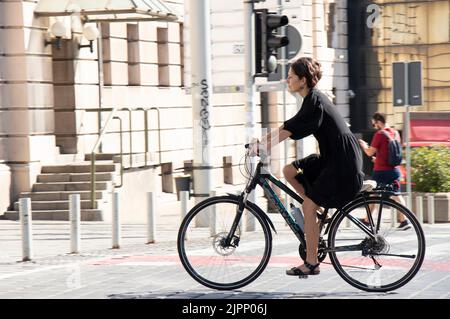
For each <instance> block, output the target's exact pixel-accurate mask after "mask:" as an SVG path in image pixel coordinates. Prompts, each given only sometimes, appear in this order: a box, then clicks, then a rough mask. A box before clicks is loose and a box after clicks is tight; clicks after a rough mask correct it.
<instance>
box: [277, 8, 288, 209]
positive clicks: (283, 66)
mask: <svg viewBox="0 0 450 319" xmlns="http://www.w3.org/2000/svg"><path fill="white" fill-rule="evenodd" d="M278 14H280V15H282V14H283V1H282V0H278ZM281 35H282V36H285V35H286V27H282V28H281ZM281 57H282V59H281V61H280V62H281V81H285V80H286V64H287V61H286V59H287V55H286V47H282V48H281ZM286 120H287V108H286V83H283V123H284V122H285V121H286ZM283 146H284V159H283V162H282V163H283V168H284V167H285V166H286V165H287V160H288V139H286V140H284V142H283ZM283 181H284V182H285V183H286V184H287V181H286V178H284V176H283ZM284 202H285V203H286V207H288V206H287V205H288V204H287V202H288V194H287V193H286V192H285V193H284Z"/></svg>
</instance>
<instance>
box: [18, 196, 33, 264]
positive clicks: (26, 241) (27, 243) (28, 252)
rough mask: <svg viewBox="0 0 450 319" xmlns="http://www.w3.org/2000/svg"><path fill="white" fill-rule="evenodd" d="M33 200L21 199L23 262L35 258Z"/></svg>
mask: <svg viewBox="0 0 450 319" xmlns="http://www.w3.org/2000/svg"><path fill="white" fill-rule="evenodd" d="M31 214H32V213H31V199H30V198H21V199H19V218H20V226H21V230H22V261H30V260H31V259H32V258H33V235H32V233H31V226H32V225H31V220H32V215H31Z"/></svg>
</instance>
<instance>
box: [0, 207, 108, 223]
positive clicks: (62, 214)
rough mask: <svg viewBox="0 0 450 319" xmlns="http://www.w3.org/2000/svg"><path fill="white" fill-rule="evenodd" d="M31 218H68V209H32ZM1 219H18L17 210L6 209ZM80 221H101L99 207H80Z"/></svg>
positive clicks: (101, 215)
mask: <svg viewBox="0 0 450 319" xmlns="http://www.w3.org/2000/svg"><path fill="white" fill-rule="evenodd" d="M31 218H32V220H66V221H68V220H70V219H69V211H68V210H33V211H32V213H31ZM3 219H9V220H19V212H18V211H7V212H5V214H4V215H3ZM81 220H82V221H103V214H102V211H101V210H100V209H82V210H81Z"/></svg>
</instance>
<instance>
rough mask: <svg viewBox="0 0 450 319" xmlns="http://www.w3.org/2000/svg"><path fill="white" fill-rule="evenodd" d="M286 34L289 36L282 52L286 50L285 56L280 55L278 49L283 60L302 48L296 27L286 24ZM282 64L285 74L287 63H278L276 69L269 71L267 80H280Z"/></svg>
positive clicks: (287, 68)
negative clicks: (272, 71)
mask: <svg viewBox="0 0 450 319" xmlns="http://www.w3.org/2000/svg"><path fill="white" fill-rule="evenodd" d="M286 35H287V37H288V38H289V44H288V45H287V46H286V48H285V50H284V52H286V56H282V55H281V52H282V51H283V50H281V49H280V50H278V54H279V56H281V57H282V59H283V60H284V61H288V60H290V59H293V58H295V56H296V55H297V54H298V53H299V52H300V50H301V48H302V35H301V34H300V32H299V31H298V29H297V28H296V27H293V26H291V25H288V26H287V27H286ZM283 66H284V68H285V74H288V71H289V64H287V63H286V62H284V63H280V64H278V67H277V70H276V71H275V72H274V73H270V74H269V76H268V78H267V81H269V82H271V81H280V80H281V73H282V71H281V68H282V67H283Z"/></svg>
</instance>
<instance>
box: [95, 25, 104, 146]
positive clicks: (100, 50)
mask: <svg viewBox="0 0 450 319" xmlns="http://www.w3.org/2000/svg"><path fill="white" fill-rule="evenodd" d="M97 29H98V32H99V34H100V38H99V39H97V55H98V66H97V67H98V107H99V109H101V108H102V107H103V85H104V77H103V35H102V23H101V22H97ZM102 115H103V113H102V112H101V110H99V112H98V115H97V122H98V123H97V125H98V134H99V135H100V132H101V129H102ZM102 146H103V145H102V144H100V146H99V151H100V153H101V152H103V149H102Z"/></svg>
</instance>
